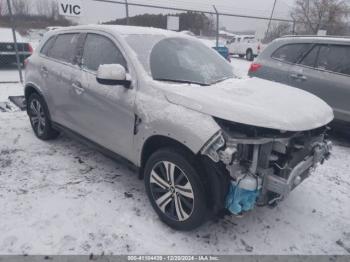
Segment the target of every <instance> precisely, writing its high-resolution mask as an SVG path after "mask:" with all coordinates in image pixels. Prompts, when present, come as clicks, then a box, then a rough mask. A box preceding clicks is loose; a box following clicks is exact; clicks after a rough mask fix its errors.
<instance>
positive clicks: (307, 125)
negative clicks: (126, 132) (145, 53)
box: [164, 78, 334, 131]
mask: <svg viewBox="0 0 350 262" xmlns="http://www.w3.org/2000/svg"><path fill="white" fill-rule="evenodd" d="M164 91H165V95H166V97H167V99H168V100H169V102H171V103H175V104H178V105H182V106H185V107H187V108H190V109H193V110H196V111H199V112H202V113H204V114H208V115H211V116H215V117H218V118H221V119H225V120H229V121H233V122H237V123H241V124H247V125H252V126H259V127H265V128H272V129H278V130H285V131H304V130H311V129H314V128H318V127H321V126H324V125H326V124H328V123H329V122H330V121H332V120H333V118H334V115H333V110H332V109H331V108H330V107H329V106H328V105H327V104H326V103H325V102H324V101H323V100H321V99H320V98H318V97H316V96H314V95H313V94H310V93H308V92H305V91H303V90H300V89H297V88H292V87H289V86H286V85H283V84H279V83H276V82H271V81H267V80H263V79H259V78H246V79H229V80H226V81H224V82H221V83H218V84H215V85H211V86H198V85H170V86H169V85H167V87H166V88H164Z"/></svg>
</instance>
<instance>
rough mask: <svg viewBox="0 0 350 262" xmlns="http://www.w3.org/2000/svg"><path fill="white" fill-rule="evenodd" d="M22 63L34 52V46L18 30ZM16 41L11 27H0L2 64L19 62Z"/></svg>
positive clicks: (19, 52) (0, 61)
mask: <svg viewBox="0 0 350 262" xmlns="http://www.w3.org/2000/svg"><path fill="white" fill-rule="evenodd" d="M16 38H17V47H18V54H19V59H20V63H23V62H24V60H25V59H26V58H28V57H29V56H30V55H31V54H32V53H33V48H32V46H31V45H30V44H29V43H28V42H27V41H25V40H24V39H23V38H22V37H21V35H20V34H19V33H18V32H16ZM15 50H16V49H15V43H14V40H13V33H12V29H11V28H0V64H12V63H17V60H16V51H15Z"/></svg>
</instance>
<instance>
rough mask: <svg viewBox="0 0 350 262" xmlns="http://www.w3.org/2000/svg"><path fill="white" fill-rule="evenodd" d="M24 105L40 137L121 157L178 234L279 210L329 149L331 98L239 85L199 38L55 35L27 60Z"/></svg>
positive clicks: (150, 31) (120, 29) (86, 29)
mask: <svg viewBox="0 0 350 262" xmlns="http://www.w3.org/2000/svg"><path fill="white" fill-rule="evenodd" d="M25 98H26V101H27V113H28V116H29V119H30V123H31V125H32V128H33V131H34V133H35V135H36V136H37V137H38V138H39V139H42V140H47V139H54V138H56V137H57V136H58V134H59V131H64V132H67V133H68V134H70V135H72V136H74V137H77V138H79V139H80V140H81V141H88V143H89V144H90V145H94V146H95V147H96V148H98V149H99V150H101V151H102V152H103V153H105V154H108V155H110V156H116V155H119V156H122V157H123V158H125V159H126V160H128V162H129V163H132V164H134V165H135V166H136V167H137V168H138V169H139V174H140V177H141V178H144V182H145V187H146V193H147V195H148V198H149V200H150V202H151V205H152V206H153V208H154V210H155V212H156V213H157V214H158V216H159V217H160V219H161V220H162V221H164V222H165V223H166V224H167V225H169V226H171V227H173V228H175V229H179V230H190V229H193V228H195V227H198V226H199V225H201V224H202V223H203V222H205V221H206V220H207V219H209V218H212V217H213V216H216V215H218V214H222V213H223V211H224V212H230V213H231V214H235V215H240V214H243V213H244V212H247V211H249V210H252V209H253V208H254V207H255V203H256V202H258V203H259V205H268V204H275V203H276V202H277V201H280V200H282V199H283V198H285V197H287V195H288V194H289V193H290V192H291V191H292V190H293V189H294V188H295V187H296V186H298V185H299V184H300V183H301V182H302V181H303V180H304V179H305V178H307V177H308V175H309V174H310V171H311V170H313V169H314V168H315V167H316V166H317V165H318V163H323V161H324V160H325V159H327V158H328V156H329V154H330V149H331V143H330V141H328V140H327V138H326V136H325V132H326V125H327V124H328V123H329V122H330V121H331V120H332V119H333V112H332V109H331V108H330V107H329V106H328V105H327V104H326V103H325V102H324V101H322V100H321V99H319V98H318V97H316V96H314V95H312V94H310V93H308V92H304V91H302V90H297V89H294V88H290V87H286V86H284V85H281V84H278V83H272V82H269V81H266V80H262V79H258V78H254V79H241V78H237V77H236V76H235V74H234V72H233V68H232V66H231V65H230V64H229V63H228V62H227V61H226V60H225V59H224V58H222V57H221V56H220V55H219V54H218V53H217V52H215V51H214V50H213V49H212V48H210V47H208V46H206V45H205V44H203V43H202V42H201V41H200V40H198V39H196V38H194V37H192V36H188V35H185V34H181V33H176V32H172V31H166V30H162V29H154V28H145V27H131V26H113V25H109V26H108V25H96V26H93V25H90V26H78V27H71V28H66V29H58V30H53V31H50V32H49V33H47V35H46V36H45V38H44V40H43V41H42V43H41V44H40V46H39V47H38V48H37V49H36V51H35V53H34V54H33V55H32V56H31V57H30V58H29V59H28V63H27V66H26V82H25ZM119 159H120V157H119ZM145 224H147V221H145ZM145 226H147V225H145Z"/></svg>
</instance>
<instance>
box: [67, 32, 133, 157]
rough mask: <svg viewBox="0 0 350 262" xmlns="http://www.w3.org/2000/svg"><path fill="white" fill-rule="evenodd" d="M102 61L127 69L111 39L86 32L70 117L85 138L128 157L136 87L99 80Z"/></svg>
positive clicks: (131, 138) (121, 54)
mask: <svg viewBox="0 0 350 262" xmlns="http://www.w3.org/2000/svg"><path fill="white" fill-rule="evenodd" d="M105 64H120V65H122V66H123V67H124V68H126V70H127V72H128V71H129V70H130V68H129V66H128V64H127V62H126V59H125V57H124V55H123V53H122V52H121V49H120V48H119V46H118V44H117V42H116V41H115V40H114V38H112V37H110V36H109V35H107V34H103V33H98V34H97V33H88V34H87V36H86V40H85V44H84V47H83V51H82V60H81V67H82V75H81V78H80V79H79V81H77V82H76V83H75V85H76V89H75V92H74V95H73V98H74V100H75V103H76V106H75V110H74V114H73V120H74V121H75V122H76V123H77V125H78V127H79V130H78V131H79V133H80V134H82V135H83V136H84V137H86V138H88V139H90V140H92V141H94V142H96V143H98V144H99V145H101V146H103V147H105V148H107V149H109V150H111V151H113V152H115V153H118V154H120V155H122V156H124V157H126V158H128V159H131V157H132V154H131V153H132V150H131V148H132V145H133V136H134V122H135V115H134V101H135V95H136V87H134V88H132V89H126V88H125V87H124V86H121V85H115V86H111V85H103V84H100V83H98V82H97V80H96V75H97V70H98V68H99V66H100V65H105Z"/></svg>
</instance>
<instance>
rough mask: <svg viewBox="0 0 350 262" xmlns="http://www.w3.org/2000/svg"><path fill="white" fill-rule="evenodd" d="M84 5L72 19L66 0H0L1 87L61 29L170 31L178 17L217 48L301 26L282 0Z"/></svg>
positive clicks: (129, 0)
mask: <svg viewBox="0 0 350 262" xmlns="http://www.w3.org/2000/svg"><path fill="white" fill-rule="evenodd" d="M65 1H66V2H67V1H68V2H69V0H65ZM72 1H73V2H74V1H76V0H72ZM81 2H82V3H83V4H84V6H83V8H82V15H81V16H80V17H79V18H72V17H65V16H61V15H60V12H59V4H60V3H61V0H0V16H1V19H0V83H1V82H23V66H24V63H25V59H26V58H27V57H28V56H30V54H31V53H32V52H33V50H34V49H35V47H36V46H37V45H38V43H39V42H40V39H41V38H42V36H43V35H44V34H45V32H46V31H48V30H52V29H55V28H57V27H62V26H69V25H75V24H89V23H106V24H122V25H137V26H152V27H159V28H165V29H166V28H167V16H168V15H172V16H178V17H179V21H180V24H179V28H178V29H179V31H184V32H186V33H188V34H193V35H196V36H197V37H200V38H202V39H203V40H204V41H207V42H208V44H209V45H212V46H213V47H214V46H218V45H225V44H226V42H227V41H230V39H232V37H233V36H235V35H242V34H244V35H253V36H254V37H256V38H257V39H258V40H259V41H261V40H265V41H266V42H269V41H271V40H273V39H274V38H276V37H278V36H280V35H283V34H295V33H296V32H295V31H296V29H297V28H298V23H297V22H295V21H294V20H293V19H290V16H289V14H287V12H286V11H285V12H284V13H283V12H281V11H280V10H279V9H281V8H280V7H279V4H281V3H283V0H273V1H272V0H271V1H270V2H271V3H272V4H273V5H271V8H267V9H266V10H265V11H264V12H256V13H255V15H247V14H248V13H251V10H249V9H242V8H240V7H239V6H237V5H235V4H233V3H232V6H231V5H230V6H228V5H226V6H225V5H219V4H218V5H211V4H204V2H197V3H196V4H194V3H192V4H191V1H184V0H177V1H171V0H164V1H159V0H150V1H147V2H146V1H144V0H119V1H118V0H84V1H81ZM145 2H146V3H145ZM213 2H214V1H213ZM276 3H277V4H276ZM179 6H181V7H179ZM288 17H289V18H288Z"/></svg>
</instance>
